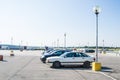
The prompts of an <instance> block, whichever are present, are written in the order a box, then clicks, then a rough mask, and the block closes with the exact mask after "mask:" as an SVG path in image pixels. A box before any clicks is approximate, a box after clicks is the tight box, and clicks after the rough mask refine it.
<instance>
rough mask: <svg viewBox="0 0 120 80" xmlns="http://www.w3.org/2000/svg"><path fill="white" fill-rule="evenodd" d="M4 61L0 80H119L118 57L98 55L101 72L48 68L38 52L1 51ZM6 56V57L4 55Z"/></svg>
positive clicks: (0, 71) (82, 69) (119, 57)
mask: <svg viewBox="0 0 120 80" xmlns="http://www.w3.org/2000/svg"><path fill="white" fill-rule="evenodd" d="M0 54H2V55H4V60H3V61H0V80H120V69H119V66H120V62H119V61H120V56H109V55H106V54H101V55H99V61H100V62H101V63H102V70H101V71H92V69H91V68H89V69H86V68H83V67H82V66H81V67H62V68H60V69H54V68H50V66H49V65H46V64H44V63H42V62H41V61H40V59H39V58H40V55H41V52H40V51H23V52H19V51H14V54H15V56H9V54H10V51H7V52H5V51H3V52H2V53H1V51H0ZM6 54H7V55H6Z"/></svg>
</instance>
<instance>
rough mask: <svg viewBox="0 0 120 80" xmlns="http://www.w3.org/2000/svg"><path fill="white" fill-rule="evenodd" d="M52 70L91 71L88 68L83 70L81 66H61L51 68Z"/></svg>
mask: <svg viewBox="0 0 120 80" xmlns="http://www.w3.org/2000/svg"><path fill="white" fill-rule="evenodd" d="M53 69H63V70H73V69H75V70H91V67H90V68H84V67H83V66H82V65H80V66H61V67H60V68H53Z"/></svg>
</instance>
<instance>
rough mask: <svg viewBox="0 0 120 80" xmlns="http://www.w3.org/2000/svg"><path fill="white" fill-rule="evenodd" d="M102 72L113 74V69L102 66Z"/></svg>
mask: <svg viewBox="0 0 120 80" xmlns="http://www.w3.org/2000/svg"><path fill="white" fill-rule="evenodd" d="M101 71H102V72H113V69H112V68H110V67H106V66H102V68H101Z"/></svg>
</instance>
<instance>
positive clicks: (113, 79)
mask: <svg viewBox="0 0 120 80" xmlns="http://www.w3.org/2000/svg"><path fill="white" fill-rule="evenodd" d="M105 71H113V70H105ZM86 72H92V73H98V74H102V75H104V76H106V77H108V78H111V79H112V80H117V79H115V78H113V77H112V76H109V75H107V74H105V73H104V72H100V71H88V70H87V71H86Z"/></svg>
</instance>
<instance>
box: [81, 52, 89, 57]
mask: <svg viewBox="0 0 120 80" xmlns="http://www.w3.org/2000/svg"><path fill="white" fill-rule="evenodd" d="M81 56H82V57H89V56H88V55H86V54H84V53H81Z"/></svg>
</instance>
